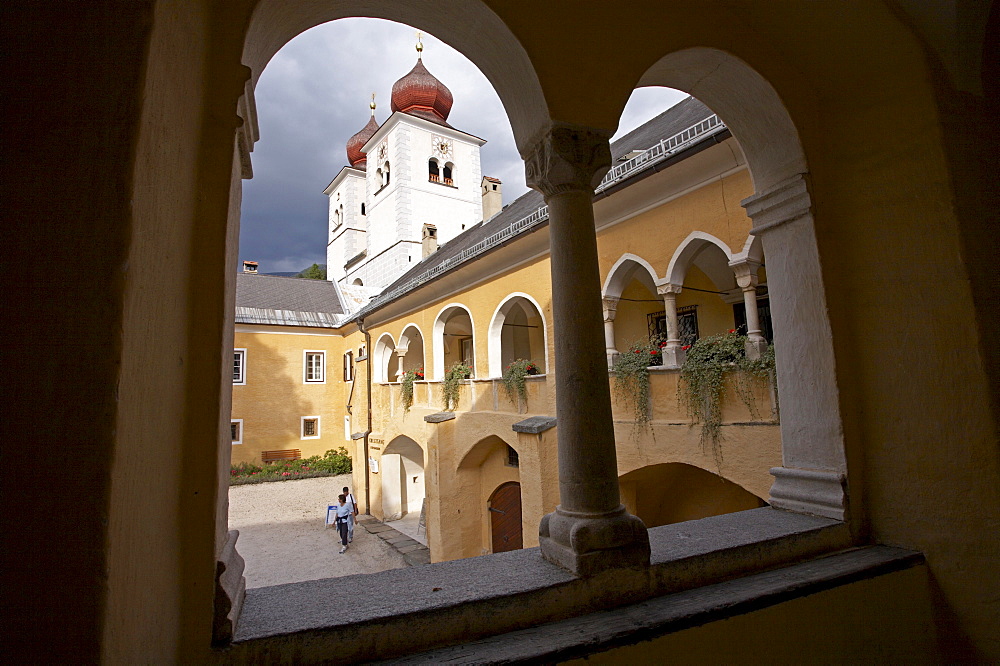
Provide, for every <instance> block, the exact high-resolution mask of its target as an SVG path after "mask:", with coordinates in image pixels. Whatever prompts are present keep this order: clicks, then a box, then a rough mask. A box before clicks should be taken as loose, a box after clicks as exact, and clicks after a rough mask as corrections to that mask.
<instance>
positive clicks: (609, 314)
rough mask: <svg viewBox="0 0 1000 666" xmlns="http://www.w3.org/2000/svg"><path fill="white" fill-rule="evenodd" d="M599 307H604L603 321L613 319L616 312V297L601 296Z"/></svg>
mask: <svg viewBox="0 0 1000 666" xmlns="http://www.w3.org/2000/svg"><path fill="white" fill-rule="evenodd" d="M601 307H602V308H603V309H604V321H614V320H615V315H616V314H618V299H617V298H603V299H601Z"/></svg>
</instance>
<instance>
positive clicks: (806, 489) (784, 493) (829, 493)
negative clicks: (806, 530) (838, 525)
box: [768, 467, 847, 520]
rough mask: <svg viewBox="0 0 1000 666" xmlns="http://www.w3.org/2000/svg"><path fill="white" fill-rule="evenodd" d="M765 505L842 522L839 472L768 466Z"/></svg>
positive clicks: (844, 495)
mask: <svg viewBox="0 0 1000 666" xmlns="http://www.w3.org/2000/svg"><path fill="white" fill-rule="evenodd" d="M771 476H773V477H774V484H773V485H772V486H771V493H770V497H769V498H768V501H769V503H770V504H771V506H773V507H774V508H776V509H785V510H787V511H795V512H796V513H808V514H811V515H813V516H822V517H823V518H833V519H834V520H845V518H846V515H847V492H846V489H845V487H844V485H845V482H846V480H845V478H844V475H843V474H841V473H840V472H832V471H829V470H819V469H796V468H792V467H772V468H771Z"/></svg>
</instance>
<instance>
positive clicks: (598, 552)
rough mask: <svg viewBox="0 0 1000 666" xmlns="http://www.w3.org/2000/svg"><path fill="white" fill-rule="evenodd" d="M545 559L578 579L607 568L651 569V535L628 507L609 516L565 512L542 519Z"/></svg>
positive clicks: (540, 539) (559, 510)
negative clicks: (627, 509)
mask: <svg viewBox="0 0 1000 666" xmlns="http://www.w3.org/2000/svg"><path fill="white" fill-rule="evenodd" d="M538 542H539V544H538V545H539V546H540V547H541V551H542V557H544V558H545V559H547V560H548V561H549V562H552V563H553V564H555V565H558V566H560V567H562V568H563V569H566V570H567V571H569V572H570V573H573V574H575V575H577V576H581V577H583V576H592V575H594V574H596V573H600V572H601V571H605V570H607V569H621V568H625V567H648V566H649V533H648V532H647V531H646V526H645V525H644V524H643V523H642V521H641V520H639V518H637V517H636V516H633V515H631V514H629V513H628V512H627V511H626V510H625V507H624V506H622V505H619V506H618V509H617V510H615V511H612V512H610V513H604V514H591V513H578V512H572V511H565V510H563V509H562V507H556V510H555V512H553V513H550V514H547V515H545V516H543V517H542V522H541V524H540V525H539V526H538Z"/></svg>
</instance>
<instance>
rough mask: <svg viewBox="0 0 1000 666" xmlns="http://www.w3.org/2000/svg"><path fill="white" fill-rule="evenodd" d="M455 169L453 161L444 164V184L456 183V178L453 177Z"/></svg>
mask: <svg viewBox="0 0 1000 666" xmlns="http://www.w3.org/2000/svg"><path fill="white" fill-rule="evenodd" d="M454 170H455V165H454V164H452V163H451V162H448V163H447V164H445V165H444V173H443V174H442V175H443V176H444V184H445V185H454V184H455V181H454V179H453V177H452V172H453V171H454Z"/></svg>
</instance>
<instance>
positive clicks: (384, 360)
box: [372, 333, 398, 383]
mask: <svg viewBox="0 0 1000 666" xmlns="http://www.w3.org/2000/svg"><path fill="white" fill-rule="evenodd" d="M397 365H398V360H397V356H396V343H395V342H393V339H392V336H391V335H390V334H388V333H383V334H382V335H380V336H379V339H378V341H377V342H375V349H374V350H373V359H372V370H373V373H372V381H375V382H379V383H386V382H391V381H395V372H396V366H397Z"/></svg>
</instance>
